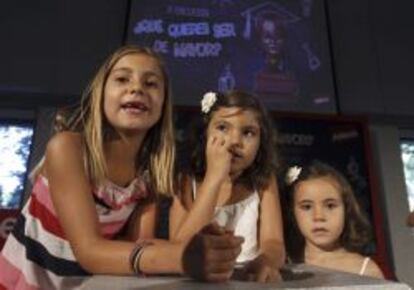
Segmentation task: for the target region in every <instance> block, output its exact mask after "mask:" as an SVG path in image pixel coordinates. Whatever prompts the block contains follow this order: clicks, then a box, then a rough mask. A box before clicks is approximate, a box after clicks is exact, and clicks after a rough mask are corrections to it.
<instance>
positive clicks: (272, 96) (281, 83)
mask: <svg viewBox="0 0 414 290" xmlns="http://www.w3.org/2000/svg"><path fill="white" fill-rule="evenodd" d="M242 15H243V16H245V17H246V28H245V33H244V35H245V37H246V38H248V39H249V38H250V37H251V36H250V35H251V30H252V28H251V26H252V25H253V24H254V28H255V31H256V33H257V36H258V41H259V45H260V47H261V48H262V50H263V52H264V65H263V67H262V69H261V70H260V71H258V72H257V73H256V75H255V78H254V91H255V92H256V93H257V94H258V95H259V96H260V97H263V98H264V99H265V100H266V101H267V102H272V101H273V102H286V101H287V102H289V101H290V102H291V101H294V100H296V99H297V95H298V92H299V84H298V81H297V80H296V77H295V75H294V73H293V71H292V70H291V68H290V67H289V64H288V60H287V49H288V47H287V42H288V39H289V33H288V25H289V24H292V23H294V22H297V21H299V17H298V16H296V15H294V14H293V13H292V12H290V11H288V10H287V9H286V8H285V7H283V6H281V5H279V4H277V3H264V4H259V5H256V6H253V7H250V8H249V9H247V10H245V11H244V12H243V13H242Z"/></svg>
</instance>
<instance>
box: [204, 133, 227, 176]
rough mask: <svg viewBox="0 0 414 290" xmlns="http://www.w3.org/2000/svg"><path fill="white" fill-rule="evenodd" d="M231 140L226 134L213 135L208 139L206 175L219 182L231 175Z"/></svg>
mask: <svg viewBox="0 0 414 290" xmlns="http://www.w3.org/2000/svg"><path fill="white" fill-rule="evenodd" d="M229 148H230V142H229V140H227V138H226V137H225V136H218V135H211V136H210V137H209V138H208V140H207V146H206V161H207V165H206V167H207V170H206V176H208V177H210V178H214V179H217V180H218V181H219V182H222V181H224V180H225V179H226V178H229V177H230V166H231V158H232V154H231V153H230V151H229Z"/></svg>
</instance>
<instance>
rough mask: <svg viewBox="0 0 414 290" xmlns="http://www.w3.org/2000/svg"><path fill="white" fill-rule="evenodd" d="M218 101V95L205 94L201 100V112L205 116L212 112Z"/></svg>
mask: <svg viewBox="0 0 414 290" xmlns="http://www.w3.org/2000/svg"><path fill="white" fill-rule="evenodd" d="M216 101H217V94H216V93H215V92H208V93H205V94H204V96H203V99H202V100H201V111H202V112H203V113H205V114H208V112H210V110H211V107H212V106H213V105H214V103H215V102H216Z"/></svg>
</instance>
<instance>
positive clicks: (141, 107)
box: [121, 102, 148, 113]
mask: <svg viewBox="0 0 414 290" xmlns="http://www.w3.org/2000/svg"><path fill="white" fill-rule="evenodd" d="M121 108H122V109H123V110H126V111H127V112H131V113H143V112H146V111H148V107H147V105H145V104H144V103H142V102H127V103H124V104H122V105H121Z"/></svg>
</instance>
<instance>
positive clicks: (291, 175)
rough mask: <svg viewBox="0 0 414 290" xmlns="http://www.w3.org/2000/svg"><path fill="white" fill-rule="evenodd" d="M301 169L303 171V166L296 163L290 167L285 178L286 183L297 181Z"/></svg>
mask: <svg viewBox="0 0 414 290" xmlns="http://www.w3.org/2000/svg"><path fill="white" fill-rule="evenodd" d="M301 171H302V167H299V166H296V165H295V166H292V167H290V168H289V170H288V172H287V174H286V178H285V181H286V183H287V184H288V185H291V184H292V183H293V182H295V181H296V179H298V177H299V175H300V172H301Z"/></svg>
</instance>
